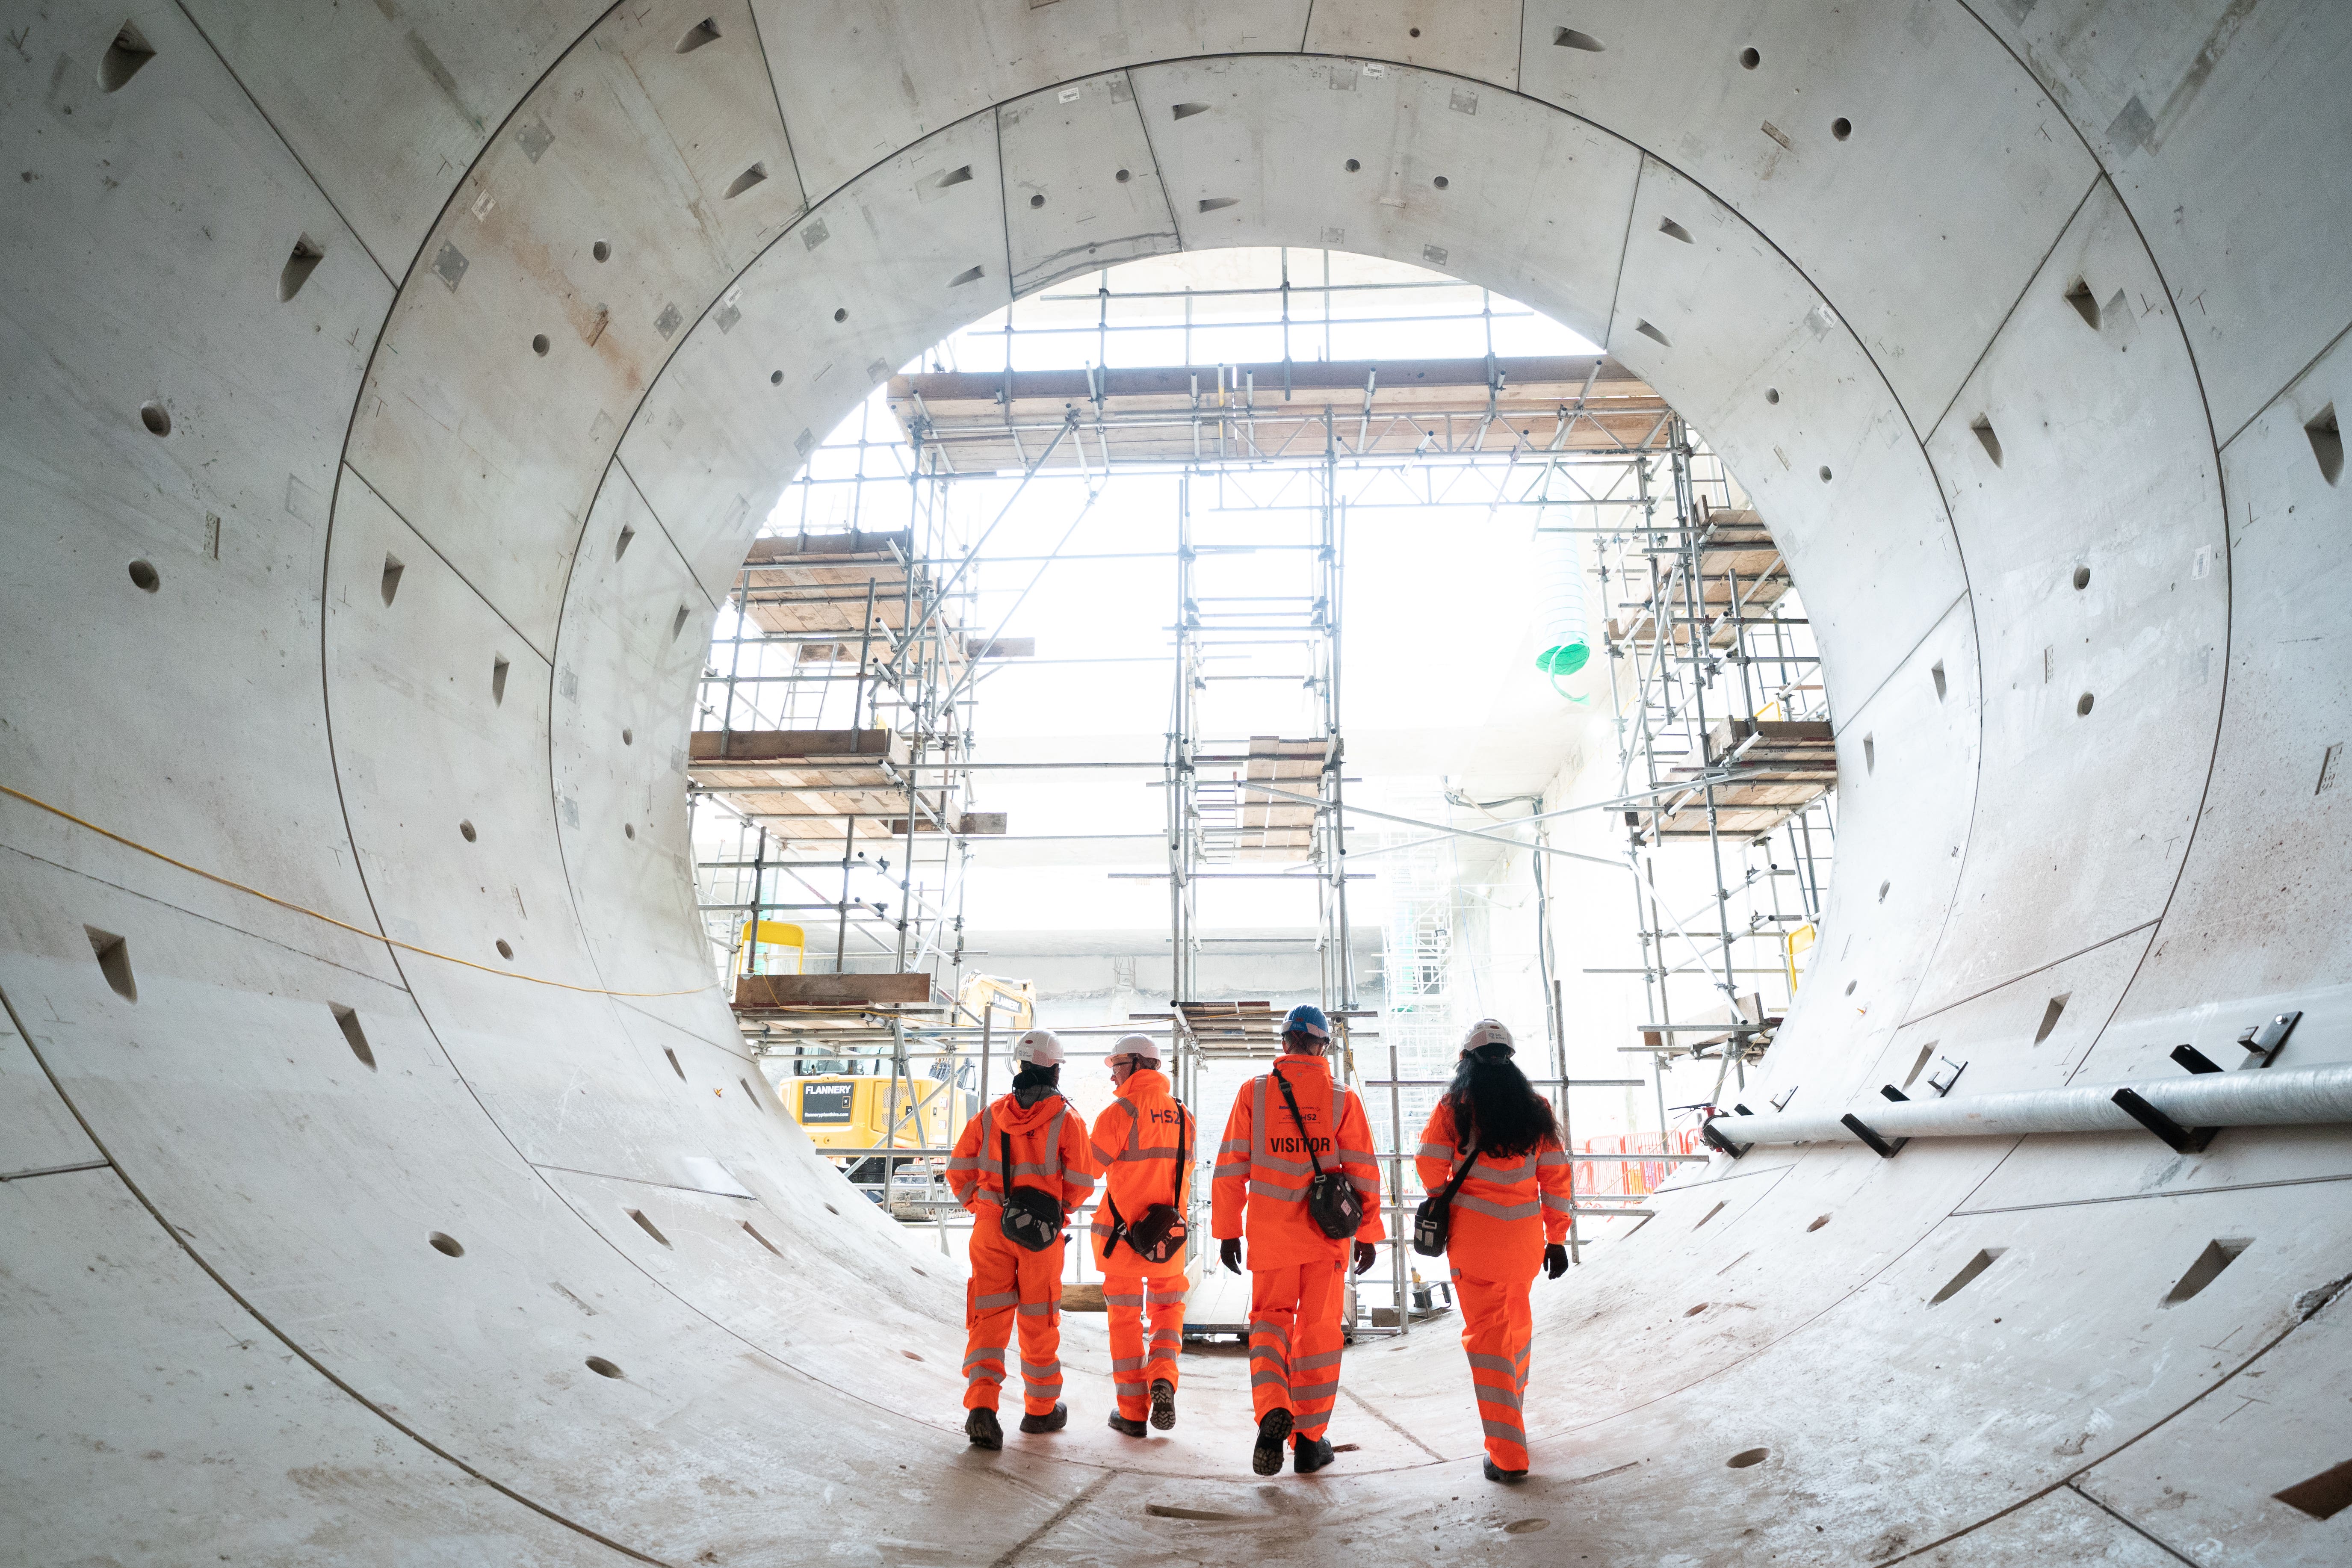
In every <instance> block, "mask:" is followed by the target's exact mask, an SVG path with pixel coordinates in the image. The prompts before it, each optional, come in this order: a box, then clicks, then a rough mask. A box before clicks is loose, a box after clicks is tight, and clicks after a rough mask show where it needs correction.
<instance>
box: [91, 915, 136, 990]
mask: <svg viewBox="0 0 2352 1568" xmlns="http://www.w3.org/2000/svg"><path fill="white" fill-rule="evenodd" d="M81 929H82V931H83V932H84V934H86V935H87V936H88V937H89V951H90V952H91V953H92V954H93V955H95V956H96V958H97V959H98V972H99V973H100V975H102V976H104V977H105V980H106V984H107V988H108V989H109V990H110V991H112V992H113V993H114V994H116V995H117V996H120V997H121V998H122V999H123V1000H124V1001H125V1002H136V1001H138V1000H139V979H138V976H136V975H134V974H132V973H131V944H130V942H127V941H125V940H124V939H123V938H121V937H119V936H117V935H115V934H114V933H113V932H112V931H100V930H99V929H98V928H97V927H96V926H84V927H82V928H81Z"/></svg>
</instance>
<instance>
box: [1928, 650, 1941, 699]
mask: <svg viewBox="0 0 2352 1568" xmlns="http://www.w3.org/2000/svg"><path fill="white" fill-rule="evenodd" d="M1927 673H1928V674H1929V675H1930V676H1932V677H1934V678H1935V681H1936V700H1937V701H1938V702H1941V701H1942V700H1944V661H1943V660H1942V659H1940V658H1939V659H1937V661H1936V662H1935V663H1934V664H1933V665H1932V666H1930V667H1929V668H1928V670H1927Z"/></svg>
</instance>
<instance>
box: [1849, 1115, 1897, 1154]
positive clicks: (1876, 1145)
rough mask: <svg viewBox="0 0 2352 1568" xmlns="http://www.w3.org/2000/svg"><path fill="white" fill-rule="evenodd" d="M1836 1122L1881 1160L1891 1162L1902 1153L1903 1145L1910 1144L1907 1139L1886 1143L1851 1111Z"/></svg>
mask: <svg viewBox="0 0 2352 1568" xmlns="http://www.w3.org/2000/svg"><path fill="white" fill-rule="evenodd" d="M1838 1120H1839V1121H1842V1122H1843V1123H1844V1124H1845V1130H1846V1131H1849V1132H1851V1133H1853V1135H1854V1136H1855V1137H1857V1138H1859V1139H1861V1140H1862V1141H1863V1142H1864V1143H1867V1144H1869V1145H1870V1151H1871V1152H1872V1153H1874V1154H1876V1155H1877V1156H1878V1157H1879V1158H1880V1159H1882V1160H1892V1159H1893V1158H1895V1155H1896V1154H1898V1153H1901V1152H1902V1151H1903V1145H1905V1144H1906V1143H1908V1142H1911V1140H1910V1139H1908V1138H1897V1139H1895V1141H1894V1142H1891V1143H1890V1142H1887V1141H1886V1140H1885V1139H1884V1138H1881V1137H1880V1136H1879V1135H1878V1134H1877V1133H1875V1132H1874V1131H1871V1130H1870V1129H1869V1128H1868V1127H1867V1126H1865V1125H1864V1122H1863V1120H1862V1118H1861V1117H1859V1116H1856V1115H1854V1114H1853V1112H1852V1111H1848V1112H1847V1113H1846V1114H1845V1115H1843V1116H1841V1117H1839V1118H1838Z"/></svg>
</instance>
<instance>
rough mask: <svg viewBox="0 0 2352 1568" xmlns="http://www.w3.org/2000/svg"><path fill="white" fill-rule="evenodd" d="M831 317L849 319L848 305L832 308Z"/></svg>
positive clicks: (780, 373) (779, 372) (836, 319)
mask: <svg viewBox="0 0 2352 1568" xmlns="http://www.w3.org/2000/svg"><path fill="white" fill-rule="evenodd" d="M833 319H834V320H835V321H847V320H849V307H848V306H846V305H842V306H839V307H837V308H835V310H834V312H833ZM776 374H778V375H779V376H781V375H782V374H784V373H783V372H782V371H778V372H777V373H776Z"/></svg>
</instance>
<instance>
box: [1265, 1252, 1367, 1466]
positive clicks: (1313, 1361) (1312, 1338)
mask: <svg viewBox="0 0 2352 1568" xmlns="http://www.w3.org/2000/svg"><path fill="white" fill-rule="evenodd" d="M1345 1268H1346V1265H1345V1263H1344V1262H1342V1261H1341V1260H1340V1259H1339V1258H1333V1259H1332V1260H1331V1261H1330V1262H1328V1263H1297V1264H1288V1265H1286V1266H1284V1267H1282V1268H1253V1269H1252V1270H1250V1336H1249V1345H1250V1405H1251V1408H1252V1409H1253V1411H1254V1412H1255V1415H1257V1417H1258V1419H1260V1420H1264V1419H1265V1414H1266V1412H1267V1411H1269V1410H1288V1411H1289V1412H1290V1415H1291V1420H1292V1423H1293V1426H1292V1430H1293V1431H1294V1432H1295V1433H1296V1434H1297V1436H1301V1437H1320V1436H1323V1429H1324V1428H1325V1427H1327V1426H1330V1425H1331V1405H1332V1402H1333V1401H1335V1400H1337V1399H1338V1398H1339V1347H1340V1345H1341V1343H1342V1342H1343V1336H1342V1334H1341V1332H1340V1324H1339V1309H1340V1308H1341V1306H1342V1305H1343V1304H1345V1302H1346V1300H1347V1287H1346V1276H1345V1274H1344V1272H1343V1270H1344V1269H1345Z"/></svg>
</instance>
